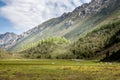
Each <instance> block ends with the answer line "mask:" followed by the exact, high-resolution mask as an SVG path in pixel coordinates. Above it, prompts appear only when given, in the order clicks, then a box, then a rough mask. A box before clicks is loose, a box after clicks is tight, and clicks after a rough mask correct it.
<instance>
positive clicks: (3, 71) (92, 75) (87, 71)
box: [0, 59, 120, 80]
mask: <svg viewBox="0 0 120 80" xmlns="http://www.w3.org/2000/svg"><path fill="white" fill-rule="evenodd" d="M119 76H120V64H119V63H102V62H98V61H83V60H82V61H81V60H48V59H42V60H37V59H36V60H27V59H26V60H19V59H17V60H0V80H119V79H120V77H119Z"/></svg>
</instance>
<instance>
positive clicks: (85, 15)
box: [9, 0, 120, 51]
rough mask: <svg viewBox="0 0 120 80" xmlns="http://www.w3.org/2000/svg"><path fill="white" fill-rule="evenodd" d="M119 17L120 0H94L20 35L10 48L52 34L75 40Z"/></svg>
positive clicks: (16, 48)
mask: <svg viewBox="0 0 120 80" xmlns="http://www.w3.org/2000/svg"><path fill="white" fill-rule="evenodd" d="M119 19H120V0H92V1H91V2H90V3H86V4H83V5H82V6H79V7H77V8H76V9H75V10H73V11H72V12H69V13H64V14H63V15H61V16H60V17H57V18H53V19H50V20H48V21H46V22H44V23H42V24H40V25H38V26H37V27H35V28H33V29H31V30H29V31H27V32H25V33H23V34H22V35H19V41H18V42H17V43H15V45H14V46H12V47H11V48H9V50H10V51H19V50H21V49H22V48H23V47H24V46H25V45H27V44H29V43H33V42H36V41H39V40H41V39H45V38H48V37H51V36H63V37H65V38H67V39H69V40H71V41H74V40H76V39H78V38H79V37H81V36H84V35H86V34H87V33H88V32H89V31H90V30H92V29H94V28H95V27H99V26H100V25H103V24H107V23H109V22H112V21H115V20H119Z"/></svg>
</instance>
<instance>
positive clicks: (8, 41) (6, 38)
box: [0, 32, 18, 49]
mask: <svg viewBox="0 0 120 80" xmlns="http://www.w3.org/2000/svg"><path fill="white" fill-rule="evenodd" d="M17 39H18V35H17V34H15V33H9V32H7V33H5V34H0V47H1V48H5V49H6V48H9V47H10V46H12V45H14V44H15V43H16V41H17Z"/></svg>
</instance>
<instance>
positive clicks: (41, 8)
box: [0, 0, 91, 34]
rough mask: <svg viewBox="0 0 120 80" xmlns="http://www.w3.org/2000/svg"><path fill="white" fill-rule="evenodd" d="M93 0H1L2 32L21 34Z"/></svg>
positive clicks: (0, 25) (0, 19) (0, 23)
mask: <svg viewBox="0 0 120 80" xmlns="http://www.w3.org/2000/svg"><path fill="white" fill-rule="evenodd" d="M90 1H91V0H0V34H1V33H5V32H14V33H17V34H21V33H22V32H24V31H27V30H29V29H31V28H33V27H35V26H37V25H39V24H41V23H42V22H44V21H46V20H48V19H50V18H53V17H58V16H60V15H62V14H63V13H64V12H71V11H72V10H73V9H75V8H76V7H78V6H80V5H81V4H83V3H86V2H87V3H88V2H90Z"/></svg>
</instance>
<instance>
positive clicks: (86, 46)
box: [21, 21, 120, 60]
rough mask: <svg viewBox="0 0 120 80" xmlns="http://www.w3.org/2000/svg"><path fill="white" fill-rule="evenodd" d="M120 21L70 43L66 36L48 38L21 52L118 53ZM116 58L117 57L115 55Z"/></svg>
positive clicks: (67, 56)
mask: <svg viewBox="0 0 120 80" xmlns="http://www.w3.org/2000/svg"><path fill="white" fill-rule="evenodd" d="M119 35H120V21H116V22H113V23H109V24H106V25H103V26H100V27H98V28H95V29H94V30H92V31H91V32H88V33H87V35H86V36H84V37H81V38H80V39H79V40H78V41H75V42H72V43H70V42H69V41H67V39H65V38H48V39H46V40H43V41H41V42H40V43H39V44H38V45H36V47H32V48H30V49H28V50H25V51H23V52H21V54H23V55H24V57H27V58H56V59H104V58H105V57H107V58H108V57H109V58H111V56H113V55H118V54H119V53H118V52H119V50H120V43H119V42H120V38H119ZM107 58H105V60H106V59H107ZM115 58H116V57H115ZM112 59H113V60H114V58H112Z"/></svg>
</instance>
